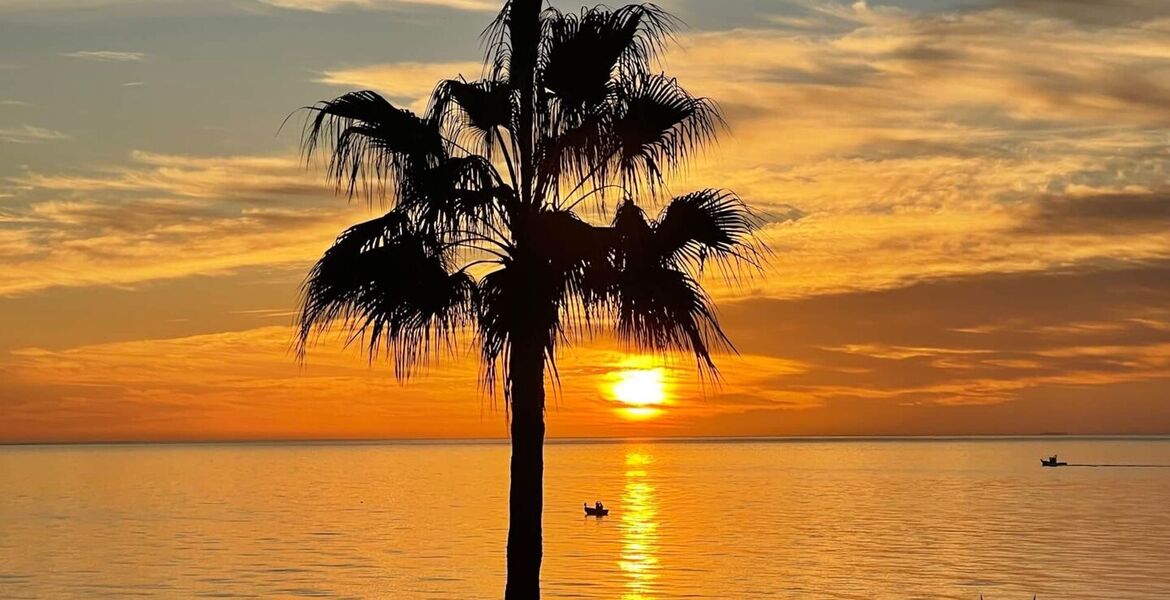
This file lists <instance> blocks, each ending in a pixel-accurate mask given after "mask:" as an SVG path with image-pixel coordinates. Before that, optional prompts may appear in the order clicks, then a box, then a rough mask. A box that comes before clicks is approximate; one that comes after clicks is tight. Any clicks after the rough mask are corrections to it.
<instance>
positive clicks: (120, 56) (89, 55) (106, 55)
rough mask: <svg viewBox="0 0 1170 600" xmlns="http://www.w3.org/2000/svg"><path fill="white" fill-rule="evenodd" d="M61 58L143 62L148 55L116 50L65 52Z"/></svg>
mask: <svg viewBox="0 0 1170 600" xmlns="http://www.w3.org/2000/svg"><path fill="white" fill-rule="evenodd" d="M61 56H68V57H69V58H79V59H82V60H93V61H97V62H141V61H144V60H146V54H145V53H143V52H122V51H115V50H78V51H76V52H63V53H61Z"/></svg>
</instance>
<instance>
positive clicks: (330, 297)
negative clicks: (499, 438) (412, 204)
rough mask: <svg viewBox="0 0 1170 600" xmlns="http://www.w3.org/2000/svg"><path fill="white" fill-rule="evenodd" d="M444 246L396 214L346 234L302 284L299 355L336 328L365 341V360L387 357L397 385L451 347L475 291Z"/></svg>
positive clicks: (470, 312)
mask: <svg viewBox="0 0 1170 600" xmlns="http://www.w3.org/2000/svg"><path fill="white" fill-rule="evenodd" d="M443 248H444V245H443V244H442V243H441V242H440V241H439V240H437V239H435V238H434V237H432V236H428V235H426V234H425V233H423V232H419V231H415V230H414V229H413V228H412V227H411V226H410V222H409V219H408V218H407V217H406V215H405V214H403V213H401V212H397V211H391V212H389V213H387V214H386V215H384V216H382V217H379V218H377V219H373V220H370V221H366V222H364V223H360V224H358V225H355V226H353V227H351V228H349V229H348V230H346V231H345V232H344V233H342V234H341V235H340V236H339V237H338V238H337V241H336V242H335V243H334V244H333V246H332V247H331V248H329V249H328V250H327V251H326V252H325V254H324V256H322V257H321V259H320V260H319V261H317V264H315V265H314V266H313V269H312V270H311V271H310V272H309V275H308V277H307V278H306V279H305V283H304V285H303V286H302V289H301V301H300V304H301V310H300V316H299V319H298V327H297V339H296V350H297V355H298V356H299V357H300V358H301V359H303V358H304V356H305V353H306V351H307V349H308V346H309V345H311V343H312V342H313V341H314V340H315V339H316V337H317V335H319V334H321V333H324V332H327V331H329V330H330V328H331V327H333V326H335V325H340V326H341V327H342V328H343V329H345V330H347V331H349V332H351V337H350V338H349V342H354V341H358V340H362V341H364V343H365V351H366V352H367V353H368V355H369V357H370V360H374V359H375V358H377V357H378V356H379V355H380V354H382V353H385V354H386V355H388V358H390V359H391V360H392V362H393V363H394V373H395V375H396V376H397V377H398V378H399V379H404V378H406V377H409V376H410V375H411V374H412V372H413V370H414V369H415V367H417V366H418V365H419V364H420V363H424V362H427V361H429V360H431V359H434V358H436V357H437V355H438V353H439V352H441V351H442V350H443V349H450V348H451V347H452V345H453V344H454V342H455V335H456V334H457V333H458V330H459V329H460V328H461V327H462V326H465V325H467V324H469V323H471V322H472V320H473V315H474V313H475V311H474V306H475V300H476V298H475V291H476V288H475V282H474V281H473V280H472V278H471V277H470V276H468V275H467V273H465V272H463V271H454V272H452V270H451V269H450V265H448V264H447V260H446V259H445V257H444V252H443Z"/></svg>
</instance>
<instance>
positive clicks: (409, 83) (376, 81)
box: [314, 61, 483, 112]
mask: <svg viewBox="0 0 1170 600" xmlns="http://www.w3.org/2000/svg"><path fill="white" fill-rule="evenodd" d="M482 70H483V65H481V64H480V63H478V62H471V61H464V62H438V63H422V62H402V63H383V64H375V65H365V66H360V67H351V68H340V69H332V70H328V71H325V72H324V73H323V74H322V75H321V77H319V78H318V79H316V80H314V81H316V82H317V83H324V84H326V85H333V86H338V87H344V88H349V89H370V90H374V91H377V92H379V93H381V94H384V95H386V96H387V97H389V98H390V99H392V100H396V101H398V102H401V103H403V104H405V105H406V106H407V107H409V108H411V109H412V110H414V111H415V112H421V111H423V110H424V109H426V105H427V99H428V98H429V96H430V94H431V91H433V90H434V89H435V85H436V84H437V83H439V81H441V80H443V79H454V78H456V77H459V76H460V75H462V76H464V77H466V78H467V79H478V78H479V74H480V72H481V71H482Z"/></svg>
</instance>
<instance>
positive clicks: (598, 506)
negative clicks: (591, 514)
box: [593, 500, 605, 510]
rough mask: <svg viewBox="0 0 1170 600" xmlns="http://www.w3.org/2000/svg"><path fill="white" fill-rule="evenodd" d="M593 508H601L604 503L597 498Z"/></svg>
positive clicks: (603, 506)
mask: <svg viewBox="0 0 1170 600" xmlns="http://www.w3.org/2000/svg"><path fill="white" fill-rule="evenodd" d="M593 508H596V509H597V510H602V509H604V508H605V505H604V504H602V503H601V500H598V501H597V503H596V504H594V505H593Z"/></svg>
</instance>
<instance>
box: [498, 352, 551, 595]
mask: <svg viewBox="0 0 1170 600" xmlns="http://www.w3.org/2000/svg"><path fill="white" fill-rule="evenodd" d="M530 339H532V338H529V339H515V338H514V341H513V345H512V349H511V356H510V357H509V370H508V377H509V379H510V383H511V394H512V396H511V406H512V473H511V475H512V483H511V489H510V491H509V494H508V502H509V506H508V583H507V587H505V589H504V598H505V600H539V598H540V560H541V557H542V555H543V550H542V547H541V546H542V543H541V511H542V510H543V508H544V350H543V348H542V345H541V344H540V343H539V342H536V341H529V340H530Z"/></svg>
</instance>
